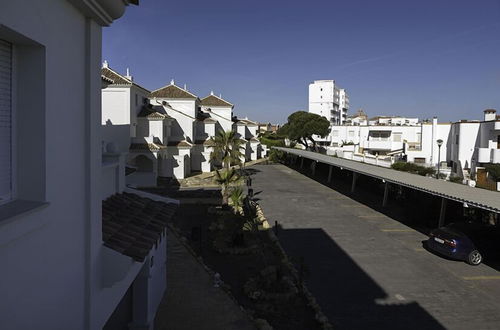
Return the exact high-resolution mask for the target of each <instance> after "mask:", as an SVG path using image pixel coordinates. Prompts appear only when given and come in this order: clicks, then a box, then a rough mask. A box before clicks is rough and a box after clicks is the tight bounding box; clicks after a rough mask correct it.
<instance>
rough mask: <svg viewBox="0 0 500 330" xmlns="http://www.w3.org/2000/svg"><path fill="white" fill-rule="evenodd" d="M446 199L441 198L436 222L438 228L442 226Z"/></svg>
mask: <svg viewBox="0 0 500 330" xmlns="http://www.w3.org/2000/svg"><path fill="white" fill-rule="evenodd" d="M447 201H448V200H447V199H446V198H444V197H442V198H441V211H440V212H439V222H438V228H439V227H443V226H444V220H445V217H446V202H447Z"/></svg>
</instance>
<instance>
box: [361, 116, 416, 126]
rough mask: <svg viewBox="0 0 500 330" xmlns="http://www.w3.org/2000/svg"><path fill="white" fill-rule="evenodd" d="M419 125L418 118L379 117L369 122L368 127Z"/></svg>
mask: <svg viewBox="0 0 500 330" xmlns="http://www.w3.org/2000/svg"><path fill="white" fill-rule="evenodd" d="M417 124H418V118H407V117H400V116H377V117H373V118H370V119H369V120H368V125H395V126H414V125H417Z"/></svg>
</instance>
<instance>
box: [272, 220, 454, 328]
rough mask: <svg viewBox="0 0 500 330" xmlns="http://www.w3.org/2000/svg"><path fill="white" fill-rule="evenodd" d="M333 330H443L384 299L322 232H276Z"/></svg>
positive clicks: (412, 306)
mask: <svg viewBox="0 0 500 330" xmlns="http://www.w3.org/2000/svg"><path fill="white" fill-rule="evenodd" d="M278 235H279V236H278V237H279V240H280V242H281V244H282V246H283V248H284V249H285V250H286V252H287V254H288V255H289V256H290V257H291V259H292V260H294V261H297V260H303V263H301V264H296V267H297V269H304V270H305V271H304V273H305V274H306V275H305V281H306V284H307V287H308V288H309V290H310V291H311V292H312V293H313V295H314V296H315V297H316V299H317V301H318V303H319V304H320V306H321V308H322V310H323V312H324V313H325V314H326V315H327V316H328V318H329V319H330V321H331V322H332V323H333V324H334V325H335V328H336V329H419V330H420V329H444V327H443V326H442V325H441V324H440V323H439V322H438V321H437V320H436V319H434V318H433V317H432V316H431V315H430V314H429V313H427V311H425V310H424V309H423V308H422V307H421V306H420V305H419V304H418V303H416V302H404V301H398V300H397V299H396V298H395V297H389V296H388V295H387V293H386V292H384V290H383V289H382V288H381V287H380V286H379V285H378V284H377V283H375V282H374V281H373V279H372V278H371V277H370V276H369V275H367V274H366V273H365V272H364V271H363V270H362V269H361V268H360V267H359V266H358V265H357V264H356V263H355V262H354V261H353V260H352V259H351V258H350V257H349V256H348V255H347V254H346V253H345V252H344V251H343V250H342V249H341V248H340V247H339V246H338V245H337V244H336V243H335V241H333V240H332V239H331V238H330V237H329V236H328V234H326V233H325V232H324V231H323V230H322V229H319V228H318V229H283V228H279V229H278Z"/></svg>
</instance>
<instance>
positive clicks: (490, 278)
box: [462, 276, 500, 281]
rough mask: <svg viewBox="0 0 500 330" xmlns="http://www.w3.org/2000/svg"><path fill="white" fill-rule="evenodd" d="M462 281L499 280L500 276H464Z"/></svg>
mask: <svg viewBox="0 0 500 330" xmlns="http://www.w3.org/2000/svg"><path fill="white" fill-rule="evenodd" d="M462 279H464V280H466V281H480V280H500V276H464V277H462Z"/></svg>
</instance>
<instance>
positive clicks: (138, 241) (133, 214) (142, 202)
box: [102, 193, 177, 262]
mask: <svg viewBox="0 0 500 330" xmlns="http://www.w3.org/2000/svg"><path fill="white" fill-rule="evenodd" d="M176 210H177V205H176V204H167V203H163V202H157V201H153V200H151V199H148V198H143V197H140V196H138V195H135V194H129V193H123V194H116V195H113V196H111V197H109V198H108V199H106V200H105V201H103V202H102V240H103V243H104V246H107V247H109V248H110V249H113V250H115V251H117V252H119V253H121V254H123V255H126V256H129V257H131V258H133V259H134V260H135V261H138V262H142V261H144V258H145V257H146V256H147V255H148V254H149V251H150V250H151V248H152V247H153V246H154V245H155V244H156V243H157V242H158V241H159V240H161V239H162V234H163V232H164V231H165V228H166V226H167V222H168V221H169V220H171V219H172V218H173V217H174V215H175V212H176Z"/></svg>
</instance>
